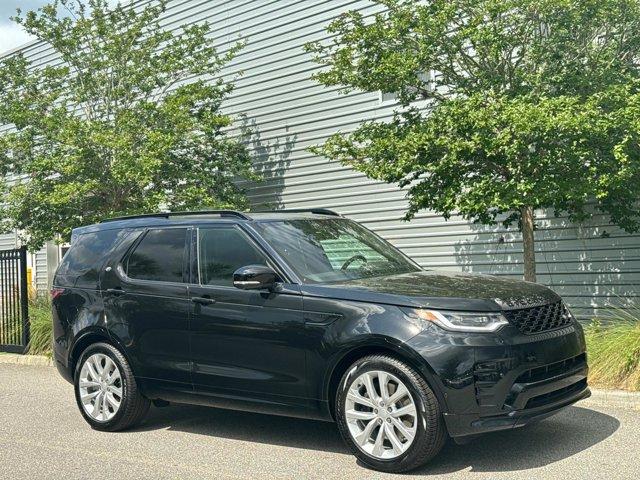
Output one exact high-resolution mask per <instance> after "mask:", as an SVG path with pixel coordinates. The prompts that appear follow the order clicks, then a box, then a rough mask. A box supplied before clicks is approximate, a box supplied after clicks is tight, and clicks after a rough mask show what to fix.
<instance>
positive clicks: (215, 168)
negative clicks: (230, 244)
mask: <svg viewBox="0 0 640 480" xmlns="http://www.w3.org/2000/svg"><path fill="white" fill-rule="evenodd" d="M85 4H86V5H85ZM165 7H166V1H164V0H162V1H160V2H153V3H151V4H148V5H147V6H145V7H143V8H129V7H123V6H121V5H118V6H116V7H115V8H113V9H110V8H109V7H108V5H107V2H106V0H90V1H89V2H88V3H87V2H82V1H76V0H57V1H54V2H53V3H51V4H49V5H47V6H45V7H42V8H41V9H39V10H38V11H36V12H33V11H31V12H28V13H26V14H22V13H21V12H19V11H18V14H17V16H16V17H14V21H15V22H17V23H18V24H19V25H21V26H23V27H24V28H25V30H26V31H27V32H29V33H30V34H32V35H35V36H36V37H38V38H39V39H41V40H44V41H45V42H47V43H48V44H49V45H51V46H52V47H53V50H54V51H55V53H56V54H57V58H56V59H55V60H54V61H53V62H50V64H49V65H46V66H42V65H39V64H36V63H35V62H34V63H31V62H30V61H29V60H27V59H26V58H25V57H24V55H22V54H20V53H18V54H14V55H10V56H8V57H5V58H3V59H2V60H1V61H0V123H3V124H8V125H11V126H12V128H11V129H8V130H5V131H4V132H3V133H2V134H1V135H0V173H2V174H4V175H10V178H13V179H15V181H14V182H9V184H8V185H7V187H6V188H5V190H4V191H3V198H2V201H3V204H4V215H3V216H4V218H5V227H6V228H15V229H18V230H19V231H20V232H21V234H22V235H23V236H24V238H25V240H26V241H27V242H28V245H29V246H30V247H31V248H38V247H40V246H41V245H42V244H43V243H44V242H45V241H47V240H49V239H51V238H53V237H54V236H55V235H58V234H60V235H62V237H63V238H68V237H69V234H70V231H71V229H72V228H73V227H76V226H78V225H82V224H86V223H92V222H95V221H99V220H101V219H103V218H105V217H109V216H115V215H121V214H135V213H142V212H152V211H158V210H159V209H169V210H182V209H198V208H202V207H203V206H207V207H243V206H245V204H246V199H245V196H244V193H243V191H242V190H241V189H240V188H238V187H237V186H236V184H235V183H234V182H233V180H234V179H236V178H239V177H245V178H247V177H252V176H253V173H252V170H251V158H250V156H249V154H248V151H247V150H246V148H245V147H244V146H243V144H242V143H241V142H240V141H238V140H236V139H233V138H230V137H229V136H228V135H227V134H226V133H225V132H226V129H227V127H229V126H230V125H231V124H232V119H231V118H230V117H229V116H227V115H225V114H223V113H221V111H220V107H221V103H222V102H223V100H224V99H225V98H226V97H227V95H228V94H229V93H230V92H231V90H232V84H231V83H228V82H225V81H223V79H222V77H221V75H220V73H221V69H222V68H223V67H224V66H225V64H227V63H228V62H229V60H231V58H233V56H234V54H235V53H236V52H237V50H238V49H239V48H241V46H242V45H241V44H237V45H235V46H234V47H232V48H231V49H230V50H228V51H227V52H225V53H223V54H220V53H218V52H217V51H216V49H215V48H214V46H213V44H212V41H211V40H210V39H209V38H208V37H207V33H208V32H209V25H207V24H197V25H191V26H188V27H185V28H184V29H182V30H180V31H177V32H172V31H169V30H168V29H165V28H163V27H162V25H161V23H160V16H161V14H162V13H163V12H164V10H165Z"/></svg>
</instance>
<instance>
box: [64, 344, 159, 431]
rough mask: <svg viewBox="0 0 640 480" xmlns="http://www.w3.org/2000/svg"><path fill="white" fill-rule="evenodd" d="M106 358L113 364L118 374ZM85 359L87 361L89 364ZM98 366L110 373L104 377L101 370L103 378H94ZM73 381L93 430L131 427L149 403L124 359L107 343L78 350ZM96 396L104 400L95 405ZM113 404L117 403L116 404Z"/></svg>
mask: <svg viewBox="0 0 640 480" xmlns="http://www.w3.org/2000/svg"><path fill="white" fill-rule="evenodd" d="M88 361H89V362H88ZM109 361H110V362H113V365H115V367H117V372H118V375H116V374H115V372H116V370H115V369H114V368H113V367H112V366H111V363H109ZM88 363H90V364H91V368H90V367H89V366H88ZM85 366H86V367H85ZM101 366H102V367H103V369H102V372H106V371H107V370H108V369H110V371H111V372H112V375H111V376H110V377H106V373H105V378H104V379H100V380H98V379H97V378H94V377H101V375H99V372H100V367H101ZM91 372H93V373H91ZM114 379H115V380H114ZM81 381H82V386H81ZM109 382H112V383H111V384H109ZM73 383H74V390H75V396H76V403H77V404H78V408H79V409H80V413H82V416H83V417H84V419H85V420H86V421H87V423H88V424H89V425H91V427H92V428H94V429H95V430H101V431H106V432H115V431H118V430H124V429H127V428H130V427H133V426H134V425H137V424H138V423H140V422H141V421H142V419H143V418H144V416H145V415H146V413H147V411H148V410H149V406H150V404H151V402H150V401H149V400H148V399H147V398H145V397H144V396H143V395H142V393H141V392H140V390H139V389H138V385H137V383H136V380H135V377H134V376H133V372H132V371H131V367H130V365H129V362H127V359H126V358H125V357H124V355H123V354H122V353H121V352H120V351H119V350H118V349H117V348H115V347H114V346H113V345H110V344H108V343H95V344H93V345H90V346H89V347H87V349H86V350H85V351H84V352H82V355H81V356H80V360H79V361H78V363H77V364H76V368H75V372H74V382H73ZM87 385H91V386H89V387H87ZM83 394H84V400H83ZM90 397H91V399H89V398H90ZM97 399H100V400H101V401H102V400H104V403H100V404H99V405H98V407H96V403H97V401H96V400H97ZM118 399H119V402H118ZM91 402H92V403H91ZM110 402H113V403H110ZM115 404H118V407H117V408H116V407H115V406H114V405H115ZM101 407H104V408H101ZM96 408H97V411H98V413H97V414H95V411H96ZM100 412H102V414H101V413H100Z"/></svg>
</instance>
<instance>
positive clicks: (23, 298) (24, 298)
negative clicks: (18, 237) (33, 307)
mask: <svg viewBox="0 0 640 480" xmlns="http://www.w3.org/2000/svg"><path fill="white" fill-rule="evenodd" d="M20 309H21V316H22V345H24V353H27V350H28V348H29V339H30V337H31V336H30V333H31V332H30V330H31V329H30V326H31V325H30V322H29V285H28V284H27V247H24V246H22V247H20Z"/></svg>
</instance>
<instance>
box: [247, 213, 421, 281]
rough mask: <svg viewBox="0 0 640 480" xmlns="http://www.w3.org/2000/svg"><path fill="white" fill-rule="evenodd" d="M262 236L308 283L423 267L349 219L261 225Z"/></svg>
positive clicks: (272, 222)
mask: <svg viewBox="0 0 640 480" xmlns="http://www.w3.org/2000/svg"><path fill="white" fill-rule="evenodd" d="M258 229H259V230H260V233H261V234H262V236H263V238H264V239H265V240H266V241H267V242H268V243H269V244H270V245H271V246H272V247H273V248H274V249H275V250H276V251H277V252H278V253H279V254H280V256H281V257H282V258H283V259H284V260H285V261H286V262H287V263H288V264H289V266H290V267H291V268H292V269H293V270H294V271H295V272H296V273H297V274H298V276H299V277H300V278H301V279H302V280H303V281H305V282H310V283H320V282H340V281H345V280H354V279H359V278H368V277H377V276H382V275H392V274H401V273H409V272H415V271H417V270H420V268H419V267H418V266H417V265H415V264H414V263H412V262H411V261H410V260H408V259H407V258H406V257H405V256H404V255H402V253H400V252H399V251H398V250H397V249H396V248H395V247H393V246H392V245H390V244H389V243H387V242H385V241H384V240H382V239H381V238H379V237H378V236H376V235H375V234H374V233H373V232H371V231H369V230H367V229H366V228H364V227H362V226H361V225H359V224H357V223H355V222H352V221H350V220H347V219H343V218H340V219H304V220H278V221H268V222H262V223H260V224H258Z"/></svg>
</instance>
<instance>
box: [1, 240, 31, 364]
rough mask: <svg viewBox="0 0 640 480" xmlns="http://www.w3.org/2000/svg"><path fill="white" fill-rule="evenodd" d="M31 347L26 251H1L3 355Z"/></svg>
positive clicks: (20, 351) (21, 351)
mask: <svg viewBox="0 0 640 480" xmlns="http://www.w3.org/2000/svg"><path fill="white" fill-rule="evenodd" d="M28 345H29V298H28V292H27V249H26V248H25V247H22V248H16V249H13V250H0V352H12V353H25V351H26V349H27V346H28Z"/></svg>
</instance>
